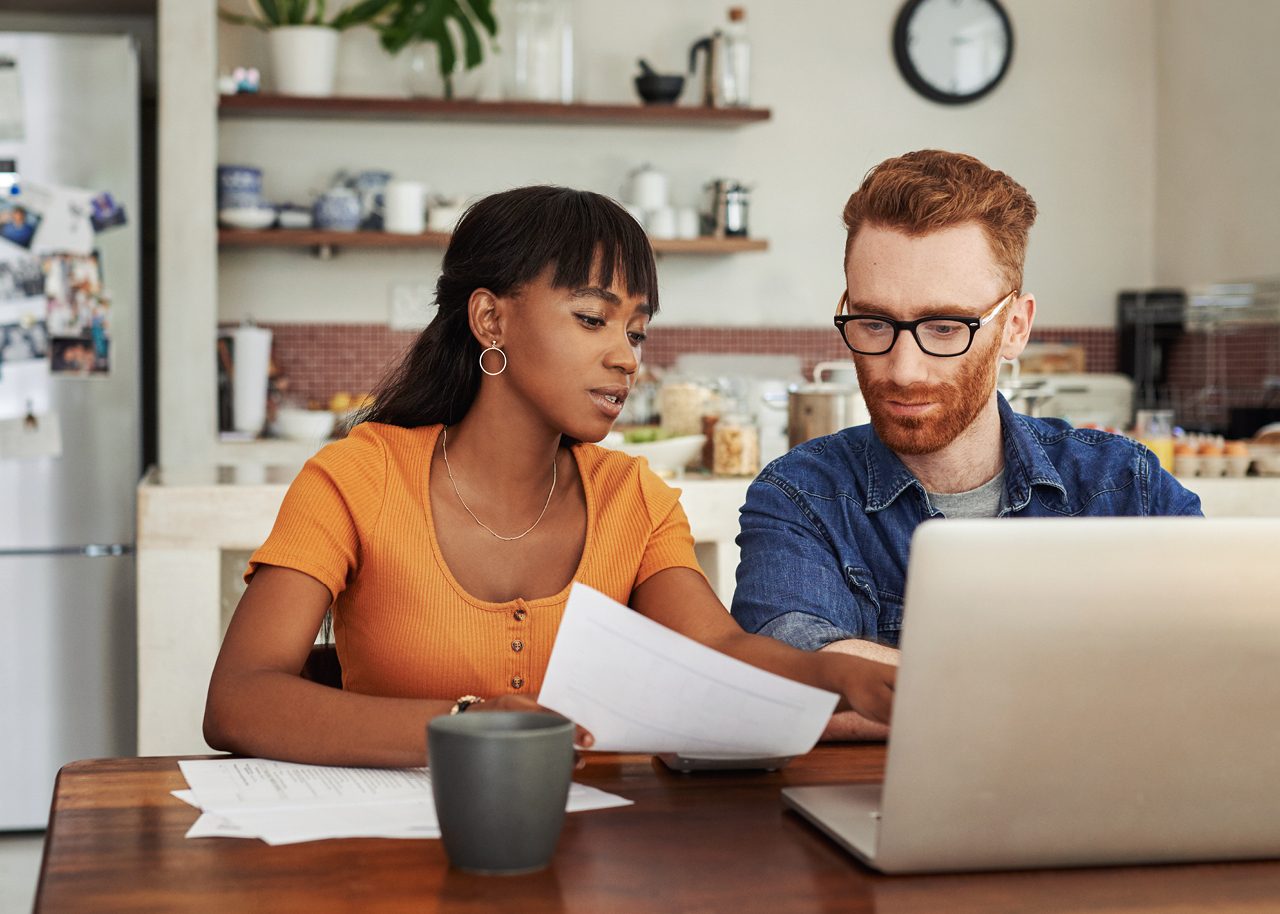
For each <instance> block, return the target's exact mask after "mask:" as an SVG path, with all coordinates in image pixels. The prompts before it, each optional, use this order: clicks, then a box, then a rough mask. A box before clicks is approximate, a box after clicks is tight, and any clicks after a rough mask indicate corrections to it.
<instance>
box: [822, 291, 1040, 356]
mask: <svg viewBox="0 0 1280 914" xmlns="http://www.w3.org/2000/svg"><path fill="white" fill-rule="evenodd" d="M1018 292H1019V290H1018V289H1014V290H1013V291H1012V292H1009V293H1007V294H1006V295H1003V296H1001V298H1000V300H999V301H998V302H996V303H995V304H994V305H992V306H991V307H990V308H988V309H987V310H986V311H984V312H983V313H982V314H980V315H978V316H977V317H970V316H968V315H964V314H961V315H951V314H933V315H930V316H929V317H922V318H919V319H918V320H914V321H897V320H894V319H893V318H891V317H885V316H883V315H880V314H836V329H837V330H839V331H840V336H841V337H842V338H843V339H844V344H845V345H846V346H848V347H849V349H850V350H852V351H853V352H856V353H858V355H884V354H885V353H886V352H888V351H889V350H890V349H892V348H893V346H894V344H895V343H897V342H898V335H899V334H900V333H902V332H903V331H906V332H908V333H910V334H911V335H912V336H913V337H915V339H916V345H917V346H919V347H920V351H921V352H923V353H925V354H926V355H932V356H937V357H938V358H943V359H947V358H953V357H954V356H958V355H964V354H965V353H966V352H968V351H969V347H970V346H972V345H973V335H974V334H975V333H977V332H978V331H979V330H981V329H982V328H983V327H985V326H986V325H987V324H989V323H991V321H993V320H995V317H996V315H997V314H999V313H1000V309H1001V308H1003V307H1004V306H1005V305H1007V304H1008V303H1009V299H1011V298H1013V297H1014V296H1015V295H1017V294H1018ZM848 306H849V293H848V290H846V291H844V292H842V293H841V294H840V304H839V306H838V308H837V311H844V310H845V309H846V308H847V307H848Z"/></svg>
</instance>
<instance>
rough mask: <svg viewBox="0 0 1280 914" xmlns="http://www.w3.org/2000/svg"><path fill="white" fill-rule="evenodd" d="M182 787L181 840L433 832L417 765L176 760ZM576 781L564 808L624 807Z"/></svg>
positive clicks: (294, 839) (427, 792)
mask: <svg viewBox="0 0 1280 914" xmlns="http://www.w3.org/2000/svg"><path fill="white" fill-rule="evenodd" d="M178 767H179V768H181V769H182V774H183V775H184V776H185V777H186V779H187V784H188V785H189V786H190V788H191V789H190V790H175V791H173V795H174V796H175V797H177V798H178V799H180V800H182V801H183V802H186V803H190V804H191V805H192V806H195V807H196V808H198V809H200V810H201V811H202V813H203V815H201V816H200V818H198V819H197V820H196V822H195V824H194V825H192V826H191V828H190V830H189V831H188V832H187V837H188V838H207V837H215V836H221V837H228V838H261V839H262V840H263V841H265V842H267V843H268V844H296V843H298V842H300V841H319V840H322V839H325V838H439V837H440V826H439V824H438V823H437V821H436V807H435V801H434V800H433V799H432V796H431V774H430V772H428V771H427V769H425V768H331V767H326V766H323V765H298V764H293V763H290V762H274V761H268V760H266V759H201V760H193V761H180V762H178ZM630 804H631V801H630V800H627V799H623V798H622V797H619V796H615V795H613V794H609V793H605V792H604V791H602V790H596V789H595V788H594V787H587V786H584V785H582V784H574V785H573V786H572V787H570V789H569V801H568V803H567V805H566V809H567V810H568V811H569V812H584V811H586V810H589V809H609V808H611V807H615V806H629V805H630Z"/></svg>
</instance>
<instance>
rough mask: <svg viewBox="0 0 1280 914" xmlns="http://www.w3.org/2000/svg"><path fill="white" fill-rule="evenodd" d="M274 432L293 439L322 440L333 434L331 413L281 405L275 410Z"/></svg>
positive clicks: (323, 410)
mask: <svg viewBox="0 0 1280 914" xmlns="http://www.w3.org/2000/svg"><path fill="white" fill-rule="evenodd" d="M276 434H277V435H279V436H280V437H281V438H289V439H291V440H293V441H324V440H325V439H326V438H328V437H329V436H330V435H332V434H333V413H331V412H329V410H327V409H296V408H294V407H289V406H286V407H282V408H281V409H279V410H278V411H277V412H276Z"/></svg>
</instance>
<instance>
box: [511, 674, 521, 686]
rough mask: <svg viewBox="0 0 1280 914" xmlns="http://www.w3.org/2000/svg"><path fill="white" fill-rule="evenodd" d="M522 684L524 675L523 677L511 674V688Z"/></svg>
mask: <svg viewBox="0 0 1280 914" xmlns="http://www.w3.org/2000/svg"><path fill="white" fill-rule="evenodd" d="M522 685H524V677H523V676H512V677H511V688H513V689H518V688H520V687H521V686H522Z"/></svg>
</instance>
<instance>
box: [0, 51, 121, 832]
mask: <svg viewBox="0 0 1280 914" xmlns="http://www.w3.org/2000/svg"><path fill="white" fill-rule="evenodd" d="M138 98H139V92H138V61H137V53H136V49H135V46H134V43H133V41H132V39H130V38H128V37H126V36H81V35H52V34H49V35H46V34H33V33H19V32H0V160H2V159H13V160H14V161H15V163H16V169H15V170H16V173H17V176H18V177H17V180H18V188H19V195H18V196H16V197H13V198H12V200H19V201H20V200H22V199H23V198H22V196H21V192H22V189H23V188H24V187H26V186H31V187H34V186H36V185H44V186H57V187H63V188H80V189H84V190H88V191H95V192H96V191H108V192H109V193H110V194H111V196H112V197H113V198H114V200H115V201H116V202H117V203H118V204H120V205H122V206H123V211H124V214H125V217H126V219H127V221H126V223H125V224H123V225H114V226H111V227H109V228H107V229H106V230H103V231H100V232H97V233H96V234H93V235H92V241H93V245H94V247H95V248H96V250H97V255H98V262H99V265H100V270H101V279H102V288H103V289H105V290H107V291H108V292H109V293H110V312H109V314H110V324H109V326H110V336H109V343H110V359H109V370H105V371H95V372H93V373H85V374H71V373H66V374H54V373H49V374H47V377H46V380H45V381H44V382H39V381H38V376H39V374H40V371H41V370H47V366H46V369H40V368H39V366H38V360H36V359H33V358H32V357H31V352H30V351H27V352H26V353H25V358H26V361H24V362H21V363H19V362H17V361H14V358H15V357H14V355H13V351H12V350H14V349H16V348H17V346H18V344H17V343H13V341H12V340H10V339H9V338H6V346H8V347H9V348H8V349H6V358H5V360H4V361H0V408H7V409H8V411H9V415H10V416H12V410H13V401H14V400H15V398H19V399H20V398H24V397H27V395H28V393H29V391H24V390H21V389H19V388H20V387H21V385H22V384H23V383H27V384H32V383H34V384H37V385H41V384H42V391H43V395H44V397H45V398H46V399H47V402H44V403H41V404H38V406H37V409H38V411H39V415H35V416H33V418H34V419H35V420H41V421H46V422H48V423H52V422H54V421H55V417H56V422H57V424H58V427H59V428H60V436H61V449H60V454H58V456H37V457H21V456H14V455H13V452H12V451H11V452H8V453H7V454H6V453H5V452H0V830H18V829H33V828H43V827H44V826H45V824H46V822H47V818H48V810H49V801H50V798H51V795H52V788H53V783H54V778H55V776H56V774H57V771H58V769H59V768H60V767H61V766H62V765H64V764H66V763H67V762H69V761H72V760H74V759H79V758H93V757H103V756H116V755H131V754H133V753H134V752H135V745H136V736H135V733H136V692H137V685H136V683H137V673H136V668H137V663H136V646H135V641H136V639H135V609H134V607H135V596H134V554H133V553H134V547H133V543H134V522H135V498H136V495H135V493H136V486H137V482H138V479H139V477H140V475H141V472H142V466H141V459H142V457H141V447H142V445H141V435H142V414H141V411H142V407H141V402H142V400H141V387H140V352H141V346H140V339H139V338H140V333H141V327H140V326H139V324H140V318H139V281H140V276H139V269H140V267H139V232H138V218H139V215H140V212H139V102H138ZM6 199H10V198H8V197H6ZM10 202H12V201H10ZM0 203H3V201H0ZM48 218H49V215H48V214H46V219H48ZM42 230H43V229H42V228H41V227H37V228H36V230H35V241H36V248H35V249H32V250H31V252H30V253H31V254H32V256H33V257H36V255H38V253H39V250H38V248H39V246H40V238H41V234H40V233H41V231H42ZM0 243H5V242H4V241H0ZM10 253H12V252H10ZM37 259H38V258H37ZM10 272H12V271H10ZM10 292H12V288H11V289H10ZM41 294H43V291H42V292H41ZM103 323H104V325H105V321H104V322H103ZM26 326H27V329H28V330H29V329H30V327H31V326H36V325H32V324H31V322H30V321H29V320H28V321H26ZM47 329H48V328H46V330H47ZM95 332H97V331H96V330H95ZM45 335H46V336H48V334H47V333H46V334H45ZM46 342H47V341H46ZM10 344H12V345H10ZM104 351H105V344H104ZM49 353H50V354H48V355H46V356H45V358H51V357H52V355H51V354H52V353H53V348H52V347H50V348H49ZM18 357H24V354H23V352H22V351H21V350H18ZM33 366H34V367H33ZM33 377H35V378H37V381H34V382H33V381H32V378H33ZM24 378H25V381H24ZM6 385H7V389H6ZM6 404H7V406H6ZM3 418H4V414H3V413H0V419H3Z"/></svg>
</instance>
